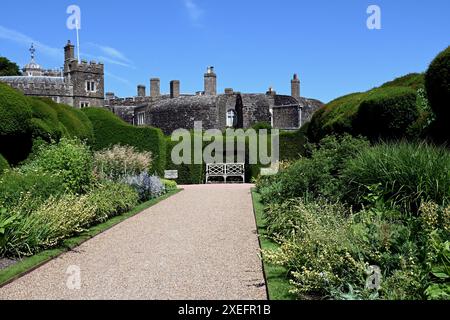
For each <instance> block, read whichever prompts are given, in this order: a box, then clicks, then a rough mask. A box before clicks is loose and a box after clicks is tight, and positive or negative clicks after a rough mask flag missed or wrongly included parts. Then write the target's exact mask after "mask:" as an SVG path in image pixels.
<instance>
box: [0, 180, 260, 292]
mask: <svg viewBox="0 0 450 320" xmlns="http://www.w3.org/2000/svg"><path fill="white" fill-rule="evenodd" d="M250 188H251V186H250V185H207V186H206V185H203V186H201V185H200V186H186V187H184V189H185V190H184V191H182V192H180V193H178V194H176V195H175V196H172V197H171V198H169V199H167V200H165V201H162V202H160V203H159V204H157V205H155V206H153V207H151V208H149V209H147V210H145V211H144V212H142V213H141V214H139V215H136V216H135V217H133V218H130V219H128V220H126V221H124V222H122V223H121V224H119V225H117V226H115V227H114V228H112V229H110V230H108V231H106V232H104V233H102V234H100V235H98V236H97V237H95V238H93V239H91V240H89V241H87V242H85V243H84V244H82V245H81V246H80V247H78V248H76V249H75V250H74V251H71V252H68V253H65V254H63V255H61V256H60V257H59V258H57V259H55V260H52V261H50V262H49V263H47V264H45V265H43V266H42V267H40V268H38V269H36V270H34V271H33V272H31V273H29V274H27V275H25V276H24V277H22V278H20V279H18V280H16V281H14V282H12V283H10V284H9V285H7V286H5V287H3V288H0V299H65V300H66V299H67V300H71V299H81V300H84V299H118V300H123V299H138V300H139V299H161V300H171V299H188V300H191V299H192V300H197V299H199V300H203V299H214V300H215V299H218V300H223V299H266V298H267V296H266V289H265V282H264V276H263V271H262V266H261V261H260V258H259V243H258V238H257V234H256V224H255V218H254V215H253V209H252V208H253V207H252V200H251V192H250ZM74 266H75V267H74ZM78 268H79V270H80V276H81V277H80V279H81V288H80V289H77V288H76V286H77V282H76V280H77V270H78ZM67 272H69V273H70V272H75V273H72V275H70V274H68V273H67ZM68 283H69V286H68Z"/></svg>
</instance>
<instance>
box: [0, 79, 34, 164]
mask: <svg viewBox="0 0 450 320" xmlns="http://www.w3.org/2000/svg"><path fill="white" fill-rule="evenodd" d="M31 116H32V110H31V106H30V102H29V100H28V99H27V98H26V97H25V96H24V95H23V94H21V93H19V92H18V91H16V90H14V89H12V88H11V87H9V86H8V85H6V84H3V83H0V153H1V154H2V155H3V156H4V157H5V158H6V159H7V160H8V162H9V163H11V164H17V163H18V162H20V161H22V160H24V159H26V157H27V156H28V154H29V153H30V150H31V147H32V138H31V134H30V125H31V122H30V120H31Z"/></svg>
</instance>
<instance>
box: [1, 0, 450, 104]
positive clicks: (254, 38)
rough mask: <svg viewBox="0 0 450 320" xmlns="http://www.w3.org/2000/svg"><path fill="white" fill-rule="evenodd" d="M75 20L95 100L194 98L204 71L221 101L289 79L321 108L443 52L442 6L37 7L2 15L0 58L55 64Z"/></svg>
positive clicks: (302, 2)
mask: <svg viewBox="0 0 450 320" xmlns="http://www.w3.org/2000/svg"><path fill="white" fill-rule="evenodd" d="M71 4H77V5H79V6H80V7H81V10H82V30H81V51H82V58H85V59H87V60H101V61H103V62H104V63H105V69H106V90H107V91H113V92H115V93H116V94H117V95H119V96H133V95H135V94H136V85H137V84H140V83H142V84H145V85H146V86H147V90H148V89H149V78H150V77H160V78H161V87H162V90H163V91H165V92H167V91H168V87H169V85H168V84H169V81H170V80H172V79H178V80H181V88H182V91H183V92H186V93H189V92H195V91H200V90H202V89H203V73H204V72H205V70H206V67H207V66H208V65H213V66H215V68H216V72H217V74H218V86H219V90H220V91H222V90H223V89H224V88H226V87H232V88H234V89H235V90H236V91H242V92H265V91H266V90H267V88H268V87H269V86H273V87H274V88H275V90H277V92H279V93H290V78H291V77H292V74H293V73H294V72H297V73H298V74H299V76H300V79H301V81H302V96H307V97H312V98H318V99H321V100H323V101H325V102H327V101H329V100H331V99H333V98H336V97H338V96H341V95H343V94H347V93H350V92H355V91H362V90H367V89H369V88H372V87H374V86H377V85H379V84H381V83H383V82H385V81H388V80H391V79H393V78H394V77H397V76H401V75H404V74H406V73H409V72H421V71H424V70H425V69H426V68H427V65H428V64H429V63H430V61H431V60H432V58H433V57H434V56H435V55H436V54H437V53H438V52H439V51H441V50H443V49H444V48H446V47H447V46H448V45H450V18H449V16H448V15H449V12H450V1H449V0H428V1H424V0H414V1H411V0H395V1H393V0H372V1H366V0H342V1H335V0H280V1H268V0H226V1H225V0H224V1H219V0H217V1H211V0H164V1H162V0H161V1H153V0H150V1H149V0H145V1H144V0H127V1H103V0H96V1H92V0H89V1H88V0H70V1H66V0H58V1H54V0H40V1H23V0H16V1H4V2H3V3H2V5H1V7H2V12H1V20H0V55H4V56H7V57H8V58H10V59H12V60H14V61H16V62H17V63H18V64H19V65H20V66H23V65H24V64H25V63H27V62H28V60H29V52H28V51H27V49H28V48H29V46H30V42H31V41H34V42H35V43H37V49H38V51H37V62H38V63H40V64H41V65H43V66H44V67H48V68H55V67H60V66H61V65H62V50H59V49H60V48H61V49H62V47H63V46H64V44H65V43H66V41H67V40H68V39H71V40H72V41H73V42H75V40H76V36H75V32H74V31H73V30H68V29H67V28H66V20H67V17H68V15H67V14H66V8H67V6H68V5H71ZM371 4H376V5H378V6H380V8H381V12H382V17H381V18H382V30H368V29H367V27H366V20H367V17H368V14H367V13H366V9H367V7H368V6H369V5H371Z"/></svg>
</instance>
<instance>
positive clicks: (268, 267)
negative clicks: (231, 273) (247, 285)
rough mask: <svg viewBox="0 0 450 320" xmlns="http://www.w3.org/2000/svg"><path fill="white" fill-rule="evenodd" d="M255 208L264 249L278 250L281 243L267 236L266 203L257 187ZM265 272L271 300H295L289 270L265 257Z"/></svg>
mask: <svg viewBox="0 0 450 320" xmlns="http://www.w3.org/2000/svg"><path fill="white" fill-rule="evenodd" d="M252 199H253V209H254V211H255V217H256V225H257V227H258V234H259V242H260V245H261V249H262V250H276V249H278V247H279V245H278V244H277V243H275V242H273V241H272V240H270V239H269V237H268V236H267V223H266V221H265V219H264V205H263V204H262V203H261V196H260V194H259V193H258V192H256V189H255V188H253V189H252ZM263 265H264V274H265V278H266V284H267V288H268V293H269V300H295V299H296V297H295V295H293V294H292V293H290V292H289V290H291V289H293V287H292V285H291V284H290V283H289V278H288V273H289V272H288V270H287V269H286V268H285V267H282V266H276V265H273V264H271V263H267V262H266V261H264V259H263Z"/></svg>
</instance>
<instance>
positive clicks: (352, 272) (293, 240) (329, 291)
mask: <svg viewBox="0 0 450 320" xmlns="http://www.w3.org/2000/svg"><path fill="white" fill-rule="evenodd" d="M267 221H268V224H269V225H272V226H278V227H276V229H275V230H272V232H274V231H275V232H281V234H282V235H283V240H282V241H281V247H280V249H279V250H277V251H264V252H263V256H264V258H265V259H266V260H267V261H269V262H271V263H274V264H277V265H283V266H285V267H287V268H288V269H289V270H290V275H291V278H292V284H293V285H294V287H295V289H294V290H293V293H295V294H297V295H298V296H299V297H301V298H306V297H311V296H312V297H317V296H319V297H330V296H331V297H334V298H338V297H339V295H340V294H341V293H342V294H343V293H344V292H346V291H347V290H348V289H349V286H350V287H352V288H355V289H364V285H365V278H366V276H365V272H366V269H367V266H366V264H365V263H364V262H363V261H361V260H359V259H355V258H354V255H353V253H354V250H355V248H354V239H353V238H352V233H351V232H350V227H351V224H350V222H351V221H350V219H348V218H347V215H346V211H345V209H344V208H343V207H342V206H341V205H339V204H336V205H335V204H330V203H327V202H324V201H318V202H317V203H309V202H305V201H304V200H301V199H295V200H290V201H289V202H288V203H287V204H283V205H275V206H273V207H271V208H270V209H269V210H268V211H267ZM366 295H367V296H368V295H369V294H368V293H366Z"/></svg>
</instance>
